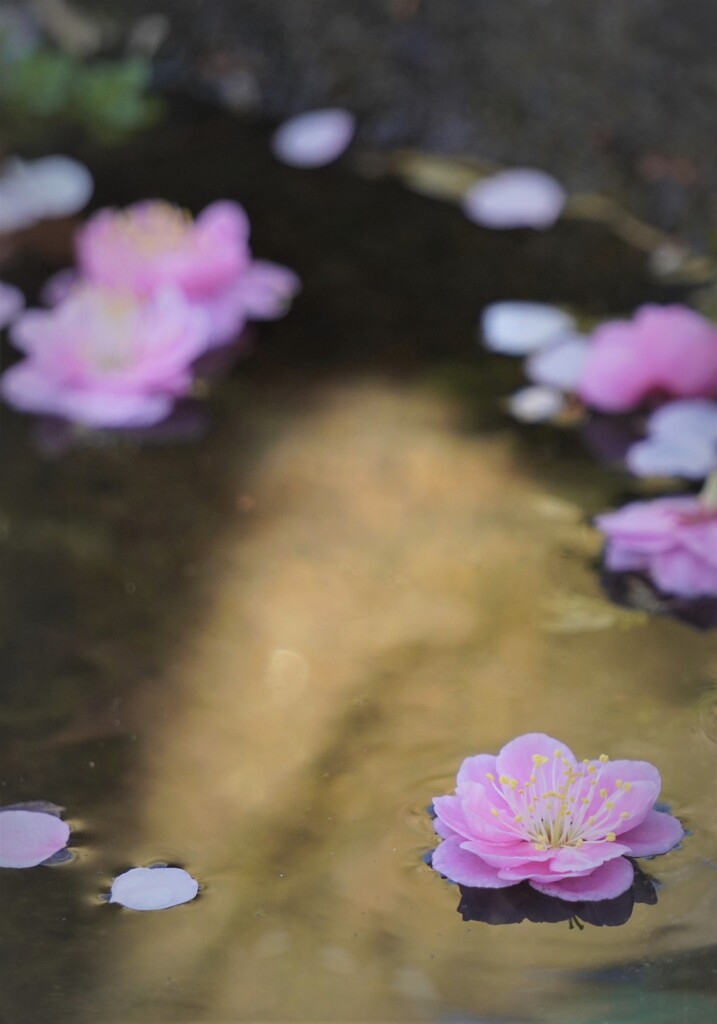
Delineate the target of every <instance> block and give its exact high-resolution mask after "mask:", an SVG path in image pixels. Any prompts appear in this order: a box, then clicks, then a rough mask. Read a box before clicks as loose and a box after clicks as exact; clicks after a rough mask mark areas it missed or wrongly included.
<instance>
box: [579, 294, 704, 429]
mask: <svg viewBox="0 0 717 1024" xmlns="http://www.w3.org/2000/svg"><path fill="white" fill-rule="evenodd" d="M578 392H579V394H580V397H581V398H582V399H583V400H584V401H585V402H586V403H587V404H588V405H591V406H593V407H594V408H596V409H601V410H603V411H605V412H624V411H625V410H627V409H632V408H634V407H635V406H637V405H639V404H640V402H642V401H643V400H644V399H645V398H647V397H648V396H650V395H652V394H657V395H661V396H674V397H678V398H695V397H710V396H713V395H714V394H715V393H716V392H717V327H716V326H715V325H714V324H712V323H710V321H709V320H706V319H705V318H704V317H703V316H700V314H699V313H695V312H694V311H693V310H691V309H687V308H686V307H684V306H642V307H641V308H640V309H638V311H637V313H636V314H635V316H634V318H633V319H632V320H613V321H610V322H608V323H605V324H602V326H600V327H598V328H597V330H596V331H595V332H594V334H593V336H592V342H591V345H590V348H589V350H588V354H587V359H586V361H585V365H584V367H583V371H582V375H581V378H580V382H579V385H578Z"/></svg>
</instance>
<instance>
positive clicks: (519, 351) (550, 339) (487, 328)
mask: <svg viewBox="0 0 717 1024" xmlns="http://www.w3.org/2000/svg"><path fill="white" fill-rule="evenodd" d="M481 329H482V331H483V341H484V343H485V346H486V348H489V349H491V350H492V351H493V352H502V353H503V354H504V355H509V356H524V355H529V354H530V353H531V352H536V351H538V350H539V349H542V348H546V347H547V346H548V345H555V344H557V342H559V341H561V340H562V339H563V337H564V336H565V335H574V334H575V320H574V319H573V317H571V316H570V315H569V314H568V313H565V312H564V311H563V310H562V309H558V307H557V306H549V305H547V304H545V303H542V302H520V301H515V302H494V303H492V304H491V305H490V306H486V308H485V309H484V310H483V315H482V316H481Z"/></svg>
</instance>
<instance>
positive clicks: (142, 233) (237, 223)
mask: <svg viewBox="0 0 717 1024" xmlns="http://www.w3.org/2000/svg"><path fill="white" fill-rule="evenodd" d="M248 242H249V221H248V219H247V216H246V214H245V213H244V210H243V209H242V208H241V206H239V205H238V204H237V203H233V202H228V201H227V202H216V203H212V204H211V205H210V206H207V207H206V209H205V210H203V212H202V213H200V214H199V216H198V217H197V219H196V220H192V218H191V217H190V216H189V214H187V213H186V212H185V211H183V210H181V209H179V207H176V206H172V205H170V204H169V203H165V202H163V201H161V200H147V201H145V202H141V203H136V204H135V205H134V206H130V207H128V208H127V209H126V210H109V209H105V210H100V211H99V212H98V213H96V214H95V215H94V216H93V217H90V219H89V220H88V222H87V224H86V225H85V226H84V227H83V228H82V229H81V230H80V231H79V232H78V233H77V238H76V246H77V261H78V265H79V270H80V273H81V275H82V276H84V277H85V278H86V279H87V280H89V281H91V282H93V283H95V284H103V285H107V286H109V287H112V288H125V289H127V290H128V291H131V292H133V293H134V294H135V295H137V296H141V297H146V296H148V295H151V294H152V293H153V292H154V291H155V290H156V289H157V288H159V287H161V286H163V285H174V286H175V287H177V288H179V289H181V291H182V293H183V294H184V296H185V297H186V298H187V299H188V301H190V302H191V303H192V304H193V305H196V306H198V307H199V308H201V309H203V310H205V311H206V312H207V314H208V315H209V317H210V323H211V341H212V343H213V344H222V343H223V342H225V341H229V340H230V339H231V338H232V337H233V336H234V335H236V334H238V333H239V331H241V329H242V327H243V326H244V324H245V323H246V321H247V320H250V319H258V320H264V319H267V320H271V319H275V318H277V317H280V316H281V315H282V314H283V313H284V312H285V310H286V308H287V306H288V303H289V302H290V300H291V299H292V298H293V296H294V295H295V294H296V292H297V291H298V289H299V280H298V278H297V277H296V275H295V274H294V273H293V272H292V271H291V270H288V269H287V268H286V267H281V266H278V265H277V264H274V263H267V262H264V261H260V260H254V259H253V258H252V254H251V250H250V249H249V244H248Z"/></svg>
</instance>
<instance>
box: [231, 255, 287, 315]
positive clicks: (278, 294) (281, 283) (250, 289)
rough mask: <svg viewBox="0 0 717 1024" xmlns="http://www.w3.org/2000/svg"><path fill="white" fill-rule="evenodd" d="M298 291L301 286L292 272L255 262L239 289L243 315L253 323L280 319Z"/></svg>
mask: <svg viewBox="0 0 717 1024" xmlns="http://www.w3.org/2000/svg"><path fill="white" fill-rule="evenodd" d="M300 288H301V282H300V281H299V278H298V277H297V275H296V274H295V273H294V271H293V270H289V268H288V267H282V266H280V265H279V264H278V263H270V262H269V261H268V260H254V261H253V263H252V264H251V266H249V267H248V269H247V271H246V273H245V274H244V277H243V278H242V281H241V285H240V290H241V296H242V301H243V303H244V307H245V310H246V313H247V315H248V316H249V317H251V318H252V319H253V320H275V319H276V318H278V317H280V316H283V315H284V313H285V312H286V311H287V309H288V307H289V303H290V302H291V300H292V299H293V298H294V296H295V295H296V294H297V293H298V292H299V290H300Z"/></svg>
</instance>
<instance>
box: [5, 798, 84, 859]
mask: <svg viewBox="0 0 717 1024" xmlns="http://www.w3.org/2000/svg"><path fill="white" fill-rule="evenodd" d="M69 838H70V827H69V825H68V824H67V823H66V822H64V821H63V820H62V819H61V818H58V817H57V816H56V815H55V814H50V813H44V812H40V811H25V810H17V809H14V808H11V809H8V810H0V867H3V868H31V867H35V865H36V864H42V862H43V861H45V860H47V859H48V857H51V856H52V855H53V854H55V853H57V852H58V851H59V850H61V849H63V847H65V846H66V845H67V841H68V839H69Z"/></svg>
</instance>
